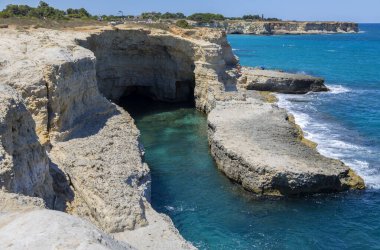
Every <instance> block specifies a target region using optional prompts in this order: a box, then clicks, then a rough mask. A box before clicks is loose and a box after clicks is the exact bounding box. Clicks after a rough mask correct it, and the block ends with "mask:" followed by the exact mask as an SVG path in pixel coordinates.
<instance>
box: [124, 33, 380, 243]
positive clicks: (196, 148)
mask: <svg viewBox="0 0 380 250" xmlns="http://www.w3.org/2000/svg"><path fill="white" fill-rule="evenodd" d="M366 28H367V26H363V29H364V30H365V29H366ZM368 29H371V31H368V33H363V34H358V35H334V36H286V37H275V36H273V37H264V36H262V37H256V36H230V37H229V39H230V42H231V43H232V46H233V47H234V48H235V49H238V50H236V53H237V54H238V55H239V56H240V59H241V61H242V64H243V65H251V66H256V65H260V66H265V67H268V68H283V69H287V70H292V71H305V72H307V73H311V74H314V75H318V76H323V77H325V78H326V79H327V83H328V84H329V85H332V86H335V87H334V88H333V89H334V92H333V93H329V94H318V95H314V94H313V95H307V96H305V97H299V96H291V97H290V98H289V97H283V96H281V97H280V98H281V103H280V104H281V105H284V106H287V107H288V108H290V109H292V111H294V112H295V113H296V114H297V115H296V116H297V117H298V120H299V121H302V122H304V123H303V126H304V128H305V129H306V130H308V131H309V132H310V133H309V136H313V138H314V139H315V138H316V139H317V141H318V142H319V143H320V146H319V150H321V151H323V150H325V151H326V152H327V153H330V154H335V155H336V156H337V157H340V158H341V159H344V160H346V161H353V162H354V161H355V160H357V161H360V162H365V163H366V164H367V169H362V167H361V166H358V165H360V164H358V165H355V166H353V167H355V168H356V169H358V170H359V172H362V173H366V174H368V173H369V172H368V171H373V173H374V174H372V175H370V174H369V175H368V176H367V175H366V176H365V177H366V181H370V182H371V183H372V184H371V186H372V187H373V188H371V189H369V190H367V191H365V192H349V193H343V194H333V195H317V196H311V197H304V198H288V199H280V200H265V199H263V200H262V199H255V198H253V197H252V195H250V194H249V193H247V192H245V191H244V190H242V189H241V188H240V187H239V186H237V185H235V184H233V183H231V182H230V181H229V180H228V179H227V178H226V177H225V176H224V175H222V174H221V173H220V172H219V171H218V170H217V168H216V166H215V163H214V162H213V160H212V157H211V156H210V154H209V151H208V150H209V149H208V142H207V121H206V117H205V116H204V115H202V114H201V113H199V112H197V111H196V110H194V109H193V108H192V107H191V106H188V105H167V104H162V103H149V102H147V101H145V100H140V101H138V100H134V101H133V102H130V103H125V104H124V105H125V106H126V107H127V110H129V111H131V113H132V114H133V116H134V117H135V119H136V123H137V126H138V127H139V129H140V131H141V134H142V137H141V139H142V142H143V144H144V146H145V151H146V155H145V158H146V162H147V163H148V164H149V166H150V168H151V170H152V189H153V190H152V204H153V206H154V208H155V209H157V210H158V211H160V212H163V213H166V214H168V215H169V216H170V217H171V218H172V220H173V222H174V224H175V225H176V227H177V228H178V229H179V231H180V232H181V234H182V235H183V236H184V237H185V238H186V239H187V240H189V241H191V242H193V243H194V244H195V245H196V246H198V247H199V248H200V249H252V248H258V249H326V248H327V249H348V248H349V249H376V248H377V249H379V248H380V192H379V191H378V189H377V186H376V185H377V183H378V179H377V173H378V168H379V164H378V162H379V159H378V158H377V157H376V156H378V155H379V152H380V151H379V134H380V133H379V113H378V112H380V111H379V110H380V109H379V108H378V106H377V105H379V103H378V100H379V99H378V98H379V97H380V96H378V95H380V91H379V88H380V84H379V82H380V77H379V74H380V73H379V71H378V70H377V69H380V67H378V66H379V62H378V59H377V58H380V57H379V51H380V47H379V34H380V26H374V27H373V26H368ZM371 39H373V40H371ZM367 40H370V41H368V43H369V44H366V43H367ZM329 50H335V52H329ZM323 51H326V53H325V54H323V55H320V53H322V52H323ZM329 53H336V55H335V54H334V55H331V56H328V55H329ZM353 61H354V62H353ZM342 64H345V65H346V66H343V65H342ZM367 66H368V67H367ZM372 70H373V71H372ZM363 71H365V72H363ZM357 74H359V75H357ZM376 78H378V79H376ZM305 117H306V118H305ZM302 118H304V119H302ZM306 120H307V121H308V122H305V121H306ZM318 124H322V125H318ZM329 140H330V142H329ZM347 145H351V146H347ZM351 147H353V149H352V150H351V149H350V148H351ZM363 164H364V163H363ZM371 177H373V178H372V179H371ZM367 178H368V180H367Z"/></svg>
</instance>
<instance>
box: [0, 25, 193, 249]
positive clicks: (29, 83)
mask: <svg viewBox="0 0 380 250" xmlns="http://www.w3.org/2000/svg"><path fill="white" fill-rule="evenodd" d="M95 32H96V31H95ZM89 37H91V33H90V32H72V31H67V32H58V31H52V30H42V29H41V30H35V31H33V32H19V31H15V30H3V31H2V39H1V41H0V47H1V51H2V56H1V59H2V62H1V64H0V67H1V68H0V83H1V85H0V86H1V87H2V89H1V93H8V92H9V93H10V94H9V100H8V99H7V98H8V97H7V96H6V98H5V99H4V98H2V99H1V100H2V101H3V100H4V103H5V102H7V103H8V102H10V104H9V105H8V104H7V105H2V108H3V107H4V112H3V110H2V114H3V113H4V119H2V120H1V122H0V124H1V125H2V126H3V128H4V129H3V130H2V131H1V135H2V136H3V137H2V138H3V140H2V143H1V146H2V147H3V148H4V150H2V151H4V153H3V156H2V157H3V158H1V161H0V163H1V171H2V172H1V180H4V182H2V183H0V185H1V186H0V187H3V188H4V187H5V189H6V191H9V192H13V193H18V194H20V193H21V194H25V195H28V196H37V197H39V198H42V199H43V200H44V201H45V202H48V201H49V202H50V201H51V200H53V201H54V207H55V208H56V209H62V210H65V211H66V212H69V213H72V214H76V215H79V216H81V217H84V218H87V219H89V220H90V221H92V222H93V223H94V224H95V225H97V226H98V227H100V228H101V229H102V230H104V231H106V232H109V233H116V232H125V235H126V236H125V237H124V238H128V231H129V230H133V229H136V228H139V227H142V226H147V225H148V224H149V225H150V224H154V223H155V222H156V221H157V222H159V224H160V229H161V230H163V231H165V235H166V236H165V239H166V240H163V241H161V242H160V244H161V246H162V247H161V248H162V249H165V248H166V249H170V248H168V244H169V245H170V246H171V247H172V248H173V249H191V248H192V246H191V245H190V244H188V243H187V242H186V241H185V240H183V238H182V237H181V236H180V235H179V234H178V231H177V230H176V229H175V228H174V227H173V226H172V225H171V224H170V223H171V222H170V220H169V222H168V221H167V220H166V219H161V217H162V216H161V215H159V214H158V213H157V212H155V211H154V210H153V209H152V208H151V207H150V205H149V203H146V202H147V200H150V197H149V194H150V173H149V169H148V167H147V165H146V164H144V163H143V162H142V158H141V153H140V150H139V143H138V137H139V131H138V130H137V128H136V127H135V125H134V122H133V120H132V119H131V117H130V116H129V114H128V113H126V112H125V111H124V110H122V109H121V108H119V107H117V106H116V105H114V104H113V103H111V102H110V101H108V100H107V99H106V98H105V97H104V96H103V95H102V94H101V93H100V92H99V90H98V85H97V79H98V78H97V75H96V59H95V56H94V54H93V52H92V51H90V50H88V49H86V48H83V47H82V46H80V45H78V42H77V40H81V41H83V40H86V39H87V38H89ZM3 86H4V90H3ZM5 89H10V90H9V91H8V92H6V91H5ZM17 96H20V97H17ZM12 98H13V99H15V100H16V101H14V102H15V104H12V100H13V99H12ZM17 98H18V99H17ZM23 103H25V105H24V104H23ZM5 108H7V109H11V110H10V111H12V112H10V111H8V110H5ZM34 124H35V125H34ZM33 125H34V126H33ZM12 126H14V128H13V127H12ZM11 131H13V132H11ZM12 135H13V136H12ZM37 135H38V137H37ZM9 136H11V137H10V138H9V139H8V137H9ZM29 136H30V138H29ZM33 140H34V141H33ZM12 143H13V144H12ZM44 149H46V150H47V151H48V154H46V152H45V150H44ZM18 150H22V152H19V151H18ZM28 150H29V151H30V152H29V151H28ZM33 154H34V155H33ZM8 155H9V156H8ZM12 157H13V158H12ZM12 161H13V162H14V163H17V164H14V163H13V162H12ZM12 164H13V165H12ZM24 165H25V166H24ZM49 165H50V172H51V174H52V176H53V177H54V183H53V185H52V181H51V176H50V175H49ZM3 166H4V167H3ZM34 174H35V175H36V176H33V175H34ZM45 175H46V176H45ZM12 176H15V177H16V178H14V177H12ZM3 177H4V178H3ZM30 177H32V180H29V179H28V178H30ZM0 198H1V200H3V201H6V202H10V199H11V198H9V195H8V194H5V193H4V195H1V194H0ZM19 199H20V202H16V204H18V203H21V204H22V203H30V204H32V205H33V204H34V203H35V201H34V200H31V201H29V200H28V199H21V198H17V199H16V201H17V200H19ZM36 199H38V198H36ZM24 201H25V202H24ZM36 202H37V201H36ZM12 206H13V205H12ZM12 206H11V207H12ZM8 207H9V206H8ZM51 207H53V206H51ZM146 213H149V215H150V216H149V218H147V217H146ZM155 229H157V227H150V226H148V227H147V230H146V231H145V232H146V234H147V235H151V236H152V237H154V236H157V235H160V234H161V233H162V232H160V231H158V230H155ZM149 237H150V236H149ZM149 237H148V238H149Z"/></svg>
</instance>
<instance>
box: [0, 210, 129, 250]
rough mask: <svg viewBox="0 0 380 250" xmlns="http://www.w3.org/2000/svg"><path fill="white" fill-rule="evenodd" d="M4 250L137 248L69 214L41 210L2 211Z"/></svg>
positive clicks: (1, 245)
mask: <svg viewBox="0 0 380 250" xmlns="http://www.w3.org/2000/svg"><path fill="white" fill-rule="evenodd" d="M0 239H1V241H0V249H15V250H16V249H30V250H37V249H38V250H44V249H46V250H50V249H78V250H79V249H98V250H100V249H102V250H103V249H104V250H105V249H112V250H129V249H134V248H132V247H131V246H130V245H128V244H126V243H123V242H119V241H117V240H115V239H113V238H112V237H110V236H108V235H106V234H105V233H103V232H101V231H100V230H99V229H97V228H96V227H95V226H93V225H91V224H90V223H89V222H87V221H84V220H81V219H79V218H76V217H74V216H70V215H68V214H65V213H62V212H57V211H52V210H46V209H39V210H24V211H17V212H7V213H0Z"/></svg>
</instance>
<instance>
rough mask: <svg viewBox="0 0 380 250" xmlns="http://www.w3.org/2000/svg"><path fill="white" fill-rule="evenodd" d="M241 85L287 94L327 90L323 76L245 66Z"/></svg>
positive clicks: (240, 79) (246, 87)
mask: <svg viewBox="0 0 380 250" xmlns="http://www.w3.org/2000/svg"><path fill="white" fill-rule="evenodd" d="M238 83H239V86H240V87H242V88H244V89H248V90H259V91H271V92H278V93H286V94H305V93H307V92H310V91H313V92H320V91H327V90H328V89H327V87H326V86H325V85H324V84H323V83H324V80H323V79H322V78H317V77H312V76H308V75H301V74H290V73H285V72H280V71H274V70H262V69H254V68H248V67H243V68H242V76H241V77H240V78H239V81H238Z"/></svg>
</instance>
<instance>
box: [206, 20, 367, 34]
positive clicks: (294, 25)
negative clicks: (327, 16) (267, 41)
mask: <svg viewBox="0 0 380 250" xmlns="http://www.w3.org/2000/svg"><path fill="white" fill-rule="evenodd" d="M208 26H210V27H217V28H222V29H224V30H225V31H226V32H227V33H228V34H254V35H283V34H294V35H301V34H331V33H355V32H358V31H359V26H358V24H357V23H351V22H291V21H278V22H276V21H264V22H261V21H256V22H255V21H252V22H250V21H225V22H216V23H214V24H209V25H208Z"/></svg>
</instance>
